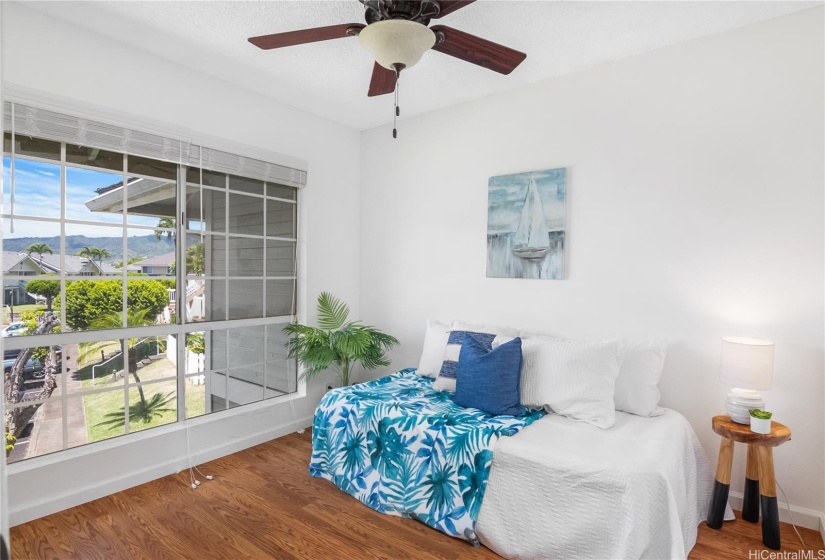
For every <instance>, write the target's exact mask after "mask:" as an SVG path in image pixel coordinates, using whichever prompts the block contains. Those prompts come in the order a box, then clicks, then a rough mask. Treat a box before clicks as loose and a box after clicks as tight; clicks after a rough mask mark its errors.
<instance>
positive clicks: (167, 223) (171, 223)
mask: <svg viewBox="0 0 825 560" xmlns="http://www.w3.org/2000/svg"><path fill="white" fill-rule="evenodd" d="M158 227H159V228H169V229H171V230H174V229H175V218H161V219H160V220H158ZM164 235H166V238H167V239H172V238H173V237H174V236H175V232H174V231H164V230H162V229H156V230H155V239H157V240H158V241H160V238H161V237H163V236H164Z"/></svg>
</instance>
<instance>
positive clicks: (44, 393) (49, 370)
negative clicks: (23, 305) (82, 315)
mask: <svg viewBox="0 0 825 560" xmlns="http://www.w3.org/2000/svg"><path fill="white" fill-rule="evenodd" d="M56 325H57V318H56V317H55V316H54V314H53V313H50V312H48V311H47V312H44V313H41V314H39V315H37V317H36V320H35V326H34V332H33V334H36V335H37V334H46V333H50V332H52V330H53V329H54V327H55V326H56ZM56 350H57V348H56V347H55V346H51V347H42V348H23V349H22V350H21V351H20V353H19V354H18V355H17V358H16V359H15V361H14V364H12V366H11V367H10V368H9V369H7V370H5V371H4V372H3V398H4V399H5V402H6V410H5V422H6V431H7V432H8V434H10V435H12V436H18V435H20V431H21V430H22V429H23V428H24V427H25V426H26V424H27V423H28V421H29V419H31V417H32V415H33V414H34V413H35V412H36V411H37V408H38V406H39V405H31V406H24V407H20V408H13V409H10V408H8V405H11V404H17V403H20V402H24V401H33V400H42V399H48V398H49V397H50V396H51V395H52V393H53V392H54V390H55V388H56V387H57V380H56V378H55V373H57V354H56ZM34 352H38V353H39V354H41V355H42V356H43V358H44V359H43V360H42V363H43V369H44V372H45V376H44V378H43V387H42V388H41V389H40V391H38V392H37V393H36V394H34V395H25V392H24V391H23V368H24V366H25V365H26V362H28V361H29V358H31V357H32V354H33V353H34ZM4 369H5V368H4ZM6 442H7V443H8V437H7V438H6Z"/></svg>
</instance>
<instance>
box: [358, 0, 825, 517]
mask: <svg viewBox="0 0 825 560" xmlns="http://www.w3.org/2000/svg"><path fill="white" fill-rule="evenodd" d="M529 56H539V53H529ZM528 61H529V58H528ZM411 72H413V73H414V72H415V69H413V70H412V71H411ZM408 79H418V78H416V77H415V76H413V75H412V74H410V76H408ZM420 79H424V77H420ZM502 79H506V78H502ZM823 89H824V88H823V9H822V8H817V9H814V10H809V11H805V12H800V13H797V14H794V15H791V16H787V17H782V18H779V19H776V20H773V21H768V22H764V23H760V24H756V25H753V26H750V27H747V28H743V29H740V30H735V31H732V32H727V33H724V34H720V35H715V36H710V37H705V38H702V39H699V40H695V41H691V42H689V43H684V44H681V45H677V46H673V47H670V48H665V49H661V50H657V51H652V52H649V53H646V54H643V55H640V56H637V57H634V58H631V59H625V60H622V61H619V62H615V63H611V64H607V65H604V66H599V67H596V68H592V69H589V70H587V71H584V72H581V73H579V74H575V75H571V76H567V77H562V78H558V79H553V80H550V81H546V82H542V83H539V84H536V85H533V86H530V87H527V88H523V89H520V90H518V91H514V92H511V93H507V94H502V95H498V96H494V97H490V98H486V99H483V100H480V101H477V102H473V103H468V104H464V105H461V106H458V107H452V108H450V109H447V110H443V111H439V112H436V113H431V114H429V115H425V116H421V117H417V118H413V119H409V120H407V119H402V120H401V121H399V125H398V129H399V131H398V134H399V138H398V139H397V140H393V139H392V137H391V134H390V130H389V129H388V128H386V127H384V128H380V129H375V130H371V131H367V132H365V133H363V135H362V147H361V158H362V167H361V175H362V179H361V181H362V183H361V184H362V190H361V301H362V305H361V310H362V316H363V319H364V320H365V321H366V322H368V323H372V324H376V325H379V326H380V327H381V328H383V329H385V330H386V331H388V332H390V333H392V334H394V335H396V336H397V337H398V338H399V339H400V341H401V346H400V348H399V349H398V350H397V351H396V352H395V353H394V363H393V368H395V369H397V368H400V367H404V366H415V365H416V364H417V362H418V357H419V353H420V350H421V343H422V340H423V335H424V323H425V320H426V319H427V318H440V319H445V320H452V319H462V320H465V321H472V322H485V323H493V324H502V325H509V326H515V327H521V328H523V329H529V330H534V331H543V332H547V333H553V334H556V335H560V336H565V337H571V338H602V337H628V338H631V339H640V338H652V337H662V336H665V337H668V338H669V339H670V340H671V341H672V342H671V345H670V347H669V352H668V359H667V364H666V368H665V371H664V376H663V379H662V381H661V384H660V387H661V390H662V404H663V405H664V406H668V407H671V408H674V409H676V410H678V411H680V412H682V413H683V414H684V415H685V416H686V417H687V418H688V419H689V420H690V422H691V424H692V425H693V427H694V429H695V430H696V432H697V434H698V435H699V438H700V439H701V441H702V443H703V446H704V447H705V449H706V451H707V452H708V454H709V456H710V458H711V461H712V462H713V464H714V465H715V461H716V456H717V452H718V445H719V438H718V437H717V436H716V435H715V434H714V433H713V432H712V430H711V428H710V418H711V417H712V416H713V415H715V414H719V413H721V412H723V401H724V398H725V394H726V393H727V391H728V388H727V387H726V386H724V385H723V384H722V383H721V382H719V379H718V362H719V352H720V345H721V343H720V338H721V337H722V336H725V335H741V336H756V337H761V338H769V339H773V340H775V341H776V368H775V380H774V388H773V389H772V390H771V391H769V392H767V393H766V397H767V401H768V407H769V409H771V410H773V411H774V412H775V415H776V417H775V419H776V420H777V421H779V422H783V423H785V424H787V425H788V426H790V427H791V428H792V430H793V440H792V441H790V442H789V443H786V444H785V445H783V446H782V447H780V448H777V450H776V452H775V460H776V473H777V477H778V480H779V483H780V484H781V485H782V486H783V487H784V488H785V490H786V491H787V493H788V496H789V498H790V500H791V503H792V504H793V505H795V506H796V507H798V508H807V509H809V510H814V511H813V512H807V513H808V514H810V515H809V516H808V519H809V520H810V519H813V523H814V524H815V523H816V519H817V514H818V512H822V511H823V510H825V473H824V472H823V470H825V469H823V465H825V454H823V439H825V430H823V428H824V427H825V426H824V425H825V417H824V416H823V392H824V391H825V388H824V387H823V368H824V367H825V366H824V365H823V336H825V334H824V333H823V320H825V315H824V314H823V287H824V286H825V271H824V268H825V264H824V262H823V251H825V243H823V226H825V221H823V203H824V202H825V201H824V200H823V181H824V180H825V171H824V170H823V150H825V146H823V132H825V131H824V129H823V117H824V116H825V115H824V114H823V95H825V91H823ZM404 103H405V104H406V105H413V104H414V103H415V100H414V99H407V100H405V101H404ZM554 167H566V168H567V170H568V197H569V198H568V241H569V244H568V250H569V260H568V278H567V279H566V280H563V281H546V280H506V279H488V278H486V277H485V274H486V272H485V264H486V261H485V251H486V243H485V241H486V217H487V179H488V178H489V177H490V176H494V175H502V174H508V173H515V172H521V171H530V170H537V169H545V168H554ZM736 455H737V459H736V463H735V465H734V471H735V474H734V478H733V486H732V492H741V491H742V483H743V473H744V463H743V462H742V458H743V457H744V455H745V453H744V448H737V451H736ZM780 500H781V496H780ZM797 519H799V516H797Z"/></svg>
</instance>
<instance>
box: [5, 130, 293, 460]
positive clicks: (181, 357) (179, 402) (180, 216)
mask: <svg viewBox="0 0 825 560" xmlns="http://www.w3.org/2000/svg"><path fill="white" fill-rule="evenodd" d="M66 146H67V142H65V141H63V142H61V149H60V153H61V155H60V160H59V161H57V160H53V159H46V158H37V157H32V156H23V155H18V154H14V152H13V151H12V152H11V153H9V154H8V156H9V157H11V158H12V159H25V160H28V161H36V162H41V163H47V164H51V165H58V166H59V167H60V197H61V211H60V217H59V218H47V217H38V216H26V215H21V214H18V213H16V212H15V213H14V219H15V220H17V219H23V220H32V221H37V222H50V223H56V224H58V225H59V227H60V231H61V234H60V249H59V251H60V254H61V266H60V271H59V274H58V275H57V276H49V275H44V274H35V275H33V276H26V277H25V278H26V280H36V279H49V280H58V281H60V282H61V293H60V296H59V297H60V300H61V308H60V320H61V324H65V320H66V305H65V303H66V302H65V299H66V293H65V291H66V290H65V288H66V286H67V282H69V281H72V280H115V279H119V280H121V281H122V283H123V287H122V289H123V292H122V293H123V299H122V301H123V309H122V314H123V317H124V322H125V316H126V312H127V300H126V291H127V286H128V281H129V279H132V280H135V279H145V278H144V277H130V276H128V272H127V269H126V261H128V253H127V251H126V249H127V238H128V232H129V230H145V231H154V230H156V229H157V228H154V227H149V226H143V225H137V224H129V220H128V210H127V213H126V214H124V215H122V220H121V224H120V225H117V224H105V223H103V224H101V223H99V222H93V221H84V220H77V219H72V218H67V216H66V207H67V205H66V190H67V169H69V168H78V169H85V170H90V171H99V172H106V173H112V174H114V172H113V171H112V170H110V169H105V168H99V167H94V166H86V165H83V164H79V163H71V162H68V161H66ZM123 155H124V165H123V173H122V176H123V179H124V181H126V179H127V178H131V177H136V176H137V177H148V176H143V175H138V174H134V173H129V172H128V154H126V153H124V154H123ZM6 156H7V153H5V152H4V153H3V157H4V158H5V157H6ZM176 165H177V181H176V206H177V209H176V218H177V219H176V226H175V230H174V232H175V239H176V241H175V253H176V262H178V263H181V264H183V263H185V251H186V246H187V244H186V234H187V227H186V226H188V225H189V224H188V222H187V220H188V219H189V217H188V216H186V214H185V197H186V191H187V187H188V186H189V185H190V184H191V183H187V182H186V174H187V170H188V168H189V167H190V166H188V165H186V164H185V163H178V164H176ZM12 169H13V166H12ZM228 182H229V179H228V176H227V183H228ZM273 184H277V183H273ZM198 186H200V185H198ZM279 186H281V185H280V184H279ZM290 188H295V189H296V194H295V197H294V199H293V200H289V199H285V198H280V197H270V196H267V193H268V191H267V188H266V183H265V184H264V191H263V192H264V194H263V195H256V194H254V193H248V192H243V191H232V190H231V189H229V188H228V184H227V192H226V196H227V199H228V198H229V196H230V194H236V195H243V196H252V197H257V198H263V200H264V213H263V216H264V226H263V227H264V232H263V236H261V237H260V239H263V241H264V249H263V252H262V258H261V260H262V263H263V264H262V266H263V275H262V276H261V277H260V278H258V277H254V278H255V279H259V280H261V281H262V283H263V288H262V290H263V291H262V293H263V298H264V300H263V302H262V306H263V310H262V311H263V315H265V314H266V299H265V298H266V286H267V282H268V281H270V280H291V281H292V283H293V309H292V310H293V314H290V315H279V316H274V317H266V316H262V317H259V318H244V319H228V318H227V317H228V313H227V315H226V316H225V318H224V319H222V320H213V321H203V322H187V321H186V314H185V313H183V314H181V313H176V323H175V324H161V325H151V326H145V327H121V328H118V329H106V330H89V331H76V332H70V333H68V332H67V333H50V334H44V335H37V336H34V335H32V336H23V337H14V338H8V339H4V340H3V343H4V344H3V347H4V349H7V350H15V349H21V348H34V347H41V346H63V345H66V344H74V343H81V342H96V341H104V340H125V339H127V338H134V337H143V336H166V335H170V334H171V335H176V336H177V337H178V341H179V343H178V344H177V358H178V359H177V365H176V372H175V377H174V379H176V380H177V393H176V407H177V419H176V421H175V422H171V423H169V424H165V425H161V426H157V427H153V428H151V429H141V430H139V431H137V432H130V430H129V423H128V414H127V415H126V416H127V419H126V422H125V427H124V430H125V433H124V436H118V437H113V438H110V439H106V440H102V441H97V442H90V443H94V445H88V444H87V445H81V446H79V447H68V441H67V440H68V431H67V429H66V428H67V407H66V403H67V401H68V399H71V398H82V397H83V396H85V395H87V394H97V393H101V392H108V391H115V390H120V388H119V387H117V388H112V389H103V390H95V389H90V390H84V391H81V392H75V393H72V394H68V392H67V390H66V377H67V376H66V373H67V372H68V371H67V370H68V366H69V364H67V361H66V360H63V361H62V365H61V369H62V371H61V373H62V374H63V375H61V378H60V383H61V385H62V386H61V394H60V395H58V396H57V397H58V398H61V399H62V407H61V408H62V423H63V447H62V450H60V451H59V452H52V453H49V454H46V455H40V456H36V457H30V458H27V459H26V460H22V461H18V462H15V463H11V464H9V468H10V471H16V470H26V469H27V468H29V465H31V467H32V468H34V467H35V466H37V465H40V464H43V463H46V462H53V461H62V460H64V459H68V458H69V457H70V456H77V455H85V454H87V453H94V452H96V451H97V450H101V449H104V448H105V447H108V446H111V445H121V444H124V443H127V442H128V441H132V440H133V439H134V438H136V437H152V434H158V435H160V433H162V432H166V431H170V430H177V429H185V428H186V426H187V425H190V424H191V423H193V422H195V423H203V422H210V421H213V420H212V419H213V418H214V416H213V414H210V411H209V410H208V409H209V408H210V406H209V405H208V404H207V405H206V406H207V410H206V412H204V414H203V415H200V416H196V417H192V418H187V417H186V390H185V386H186V383H187V380H188V379H189V378H191V377H193V376H196V375H198V374H188V373H187V372H186V371H185V366H184V363H185V352H186V345H185V339H186V335H187V334H188V333H193V332H205V331H215V330H224V331H226V332H227V333H228V332H229V331H230V329H235V328H244V327H253V326H257V327H261V328H262V329H263V331H264V333H265V334H264V350H263V353H264V355H263V366H264V370H265V367H266V363H267V350H266V349H267V346H266V343H267V339H266V333H267V332H268V331H269V326H270V325H279V324H284V323H287V322H290V321H292V320H294V319H295V318H299V320H300V318H301V317H302V316H303V315H304V312H303V305H302V302H301V301H300V299H299V297H298V296H299V291H301V290H302V285H303V284H304V283H305V280H304V279H303V277H302V275H301V273H300V266H299V259H300V253H301V238H300V231H301V228H300V223H299V220H300V216H301V210H300V208H301V203H300V200H301V198H302V196H301V192H300V191H301V187H300V186H299V187H290ZM3 190H5V186H4V187H3ZM123 196H124V208H127V204H126V201H127V200H128V198H127V197H128V186H127V188H124V189H123ZM269 199H272V200H277V201H279V202H285V203H290V204H294V207H295V210H294V217H293V223H294V231H295V237H294V238H270V237H268V236H267V235H266V233H267V232H266V201H267V200H269ZM228 213H229V208H227V214H228ZM0 215H1V216H2V219H4V220H5V219H9V217H10V216H11V213H10V212H6V209H5V208H3V209H2V213H1V214H0ZM67 224H69V225H77V226H83V225H95V226H98V225H107V226H108V227H111V228H112V230H113V232H114V231H117V230H118V229H119V230H120V231H121V232H122V234H123V238H124V239H123V248H124V252H123V253H124V259H123V260H124V266H123V268H122V271H121V273H120V274H119V275H115V276H104V275H101V276H79V275H69V274H67V273H66V270H65V266H64V264H65V263H64V260H63V256H64V255H66V242H65V239H66V236H67V233H66V227H65V226H66V225H67ZM190 231H191V230H190ZM223 235H224V236H225V239H227V241H228V239H229V238H230V236H231V237H252V238H256V239H257V238H259V237H258V236H248V235H244V234H229V232H228V228H227V231H226V232H224V234H223ZM267 240H275V241H278V242H291V243H294V253H293V255H294V275H293V276H288V277H281V276H279V277H270V276H267V271H266V267H267V264H266V261H267V259H266V248H267V245H266V241H267ZM226 258H227V261H228V258H229V257H228V251H227V256H226ZM227 273H228V267H227ZM22 277H23V276H18V275H11V274H10V275H8V276H6V275H3V278H4V279H5V278H22ZM167 277H168V276H163V277H150V278H154V279H162V278H167ZM174 277H175V280H176V288H177V290H176V296H177V294H178V293H179V291H180V290H181V287H183V289H184V290H185V286H186V281H187V275H186V270H185V265H183V266H177V267H176V272H175V275H174ZM201 278H204V279H206V278H207V277H206V276H202V277H201ZM216 278H220V279H225V280H227V282H226V297H227V301H228V295H229V294H228V292H229V281H231V280H232V279H234V278H235V277H231V276H224V277H216ZM242 278H243V279H245V280H246V279H249V278H248V277H242ZM176 299H177V300H178V302H180V301H184V302H185V298H180V297H177V298H176ZM1 315H3V316H2V317H1V318H0V325H5V323H6V318H5V314H1ZM227 338H228V337H227ZM180 341H184V342H182V343H181V342H180ZM291 361H292V362H295V360H291ZM74 365H75V364H72V368H73V367H74ZM230 370H231V368H230ZM292 370H293V371H294V376H295V380H294V383H295V390H294V391H292V392H288V393H286V394H283V395H279V396H274V397H271V398H265V395H266V389H267V388H266V373H264V380H263V382H262V386H261V388H262V392H263V395H262V396H263V397H264V398H262V399H261V400H258V401H255V402H252V403H249V404H239V405H238V406H234V407H229V403H228V399H227V408H226V409H225V410H221V411H217V412H220V417H228V416H232V415H235V414H242V413H245V412H246V411H250V410H254V409H255V408H256V407H265V406H270V405H272V404H277V403H281V402H287V401H291V400H292V399H295V398H302V397H303V396H305V395H306V383H305V381H304V380H303V379H301V378H300V373H301V368H300V365H299V364H297V363H294V365H293V366H292ZM126 377H127V378H128V375H127V376H126ZM228 377H229V375H227V378H228ZM170 379H173V378H164V379H162V380H150V381H145V382H142V383H141V385H149V384H153V383H160V382H162V381H163V382H167V381H169V380H170ZM126 386H127V388H126V391H128V390H129V387H134V385H133V384H132V382H131V380H130V381H129V382H127V383H126ZM50 398H55V397H54V396H52V397H50ZM207 400H208V399H207ZM39 402H45V401H27V402H26V406H29V405H31V404H37V403H39ZM21 406H22V404H21V403H15V404H12V405H8V404H6V405H5V408H6V409H7V410H8V409H11V408H20V407H21ZM211 412H216V411H211ZM146 434H149V435H146Z"/></svg>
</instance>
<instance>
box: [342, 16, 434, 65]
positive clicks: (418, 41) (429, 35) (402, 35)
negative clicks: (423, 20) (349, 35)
mask: <svg viewBox="0 0 825 560" xmlns="http://www.w3.org/2000/svg"><path fill="white" fill-rule="evenodd" d="M358 39H359V41H361V45H362V46H363V47H364V48H365V49H367V51H369V53H370V54H371V55H372V56H373V58H375V61H376V62H377V63H378V64H380V65H381V66H383V67H384V68H386V69H388V70H396V69H398V70H400V69H401V68H410V67H411V66H413V65H415V64H416V63H417V62H418V61H419V60H421V57H422V56H424V53H425V52H427V51H428V50H430V49H431V48H432V46H433V45H434V44H435V33H433V31H432V30H431V29H430V28H429V27H427V26H426V25H422V24H420V23H416V22H414V21H406V20H403V19H387V20H384V21H377V22H375V23H372V24H370V25H368V26H367V27H365V28H364V29H362V30H361V33H360V34H359V35H358ZM399 66H400V67H399Z"/></svg>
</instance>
